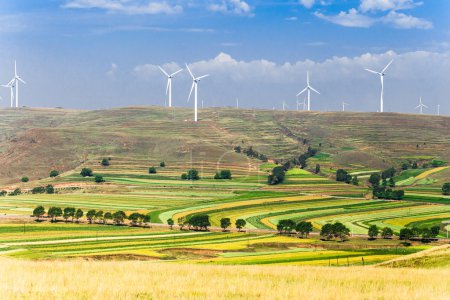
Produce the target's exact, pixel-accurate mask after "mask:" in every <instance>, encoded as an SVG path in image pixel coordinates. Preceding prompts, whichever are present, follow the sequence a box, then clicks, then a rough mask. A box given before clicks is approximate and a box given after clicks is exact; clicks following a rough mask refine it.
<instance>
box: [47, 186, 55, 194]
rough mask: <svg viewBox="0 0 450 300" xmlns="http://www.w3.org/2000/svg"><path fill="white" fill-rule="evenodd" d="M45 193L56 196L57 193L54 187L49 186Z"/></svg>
mask: <svg viewBox="0 0 450 300" xmlns="http://www.w3.org/2000/svg"><path fill="white" fill-rule="evenodd" d="M45 192H46V193H47V194H54V193H55V188H54V187H53V185H51V184H49V185H47V186H46V187H45Z"/></svg>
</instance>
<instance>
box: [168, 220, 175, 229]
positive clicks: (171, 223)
mask: <svg viewBox="0 0 450 300" xmlns="http://www.w3.org/2000/svg"><path fill="white" fill-rule="evenodd" d="M173 224H175V222H174V221H173V219H167V225H169V226H170V230H172V228H173Z"/></svg>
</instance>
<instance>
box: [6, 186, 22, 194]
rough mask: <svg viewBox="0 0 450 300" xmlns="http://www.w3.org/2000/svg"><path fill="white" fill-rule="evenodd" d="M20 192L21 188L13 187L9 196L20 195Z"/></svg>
mask: <svg viewBox="0 0 450 300" xmlns="http://www.w3.org/2000/svg"><path fill="white" fill-rule="evenodd" d="M20 194H22V190H21V189H19V188H17V189H15V190H14V191H12V192H11V193H9V195H10V196H18V195H20Z"/></svg>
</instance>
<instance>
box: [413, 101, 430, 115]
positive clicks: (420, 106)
mask: <svg viewBox="0 0 450 300" xmlns="http://www.w3.org/2000/svg"><path fill="white" fill-rule="evenodd" d="M424 107H425V108H428V106H426V105H425V104H423V103H422V97H420V99H419V105H417V106H416V108H415V109H419V110H420V114H421V115H423V108H424Z"/></svg>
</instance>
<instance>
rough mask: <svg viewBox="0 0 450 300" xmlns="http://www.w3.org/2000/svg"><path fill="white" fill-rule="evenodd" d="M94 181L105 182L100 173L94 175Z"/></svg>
mask: <svg viewBox="0 0 450 300" xmlns="http://www.w3.org/2000/svg"><path fill="white" fill-rule="evenodd" d="M94 180H95V182H96V183H102V182H105V179H103V176H101V175H95V179H94Z"/></svg>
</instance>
